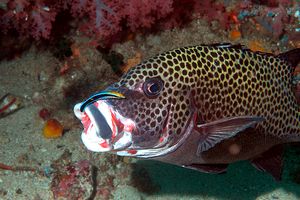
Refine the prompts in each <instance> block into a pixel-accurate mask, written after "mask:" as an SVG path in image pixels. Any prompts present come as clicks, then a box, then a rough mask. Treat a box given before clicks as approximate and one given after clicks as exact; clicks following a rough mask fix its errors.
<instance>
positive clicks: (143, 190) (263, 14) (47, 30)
mask: <svg viewBox="0 0 300 200" xmlns="http://www.w3.org/2000/svg"><path fill="white" fill-rule="evenodd" d="M0 30H1V31H0V199H5V200H6V199H9V200H10V199H33V200H40V199H41V200H44V199H125V200H126V199H128V200H129V199H130V200H131V199H147V200H148V199H149V200H150V199H205V200H210V199H218V200H219V199H220V200H221V199H224V200H225V199H226V200H231V199H245V200H252V199H284V200H286V199H287V200H288V199H291V200H294V199H300V157H299V155H300V145H299V144H298V143H294V144H289V145H285V147H286V148H285V153H284V170H283V177H282V181H279V182H278V181H275V180H274V179H273V178H272V176H270V175H269V174H267V173H265V172H262V171H259V170H256V169H255V168H253V167H252V166H251V164H250V163H249V162H248V161H241V162H237V163H233V164H230V165H229V168H228V170H227V172H226V173H224V174H219V175H217V174H206V173H201V172H197V171H194V170H190V169H185V168H180V167H177V166H174V165H169V164H164V163H161V162H158V161H150V160H139V159H135V158H129V157H119V156H116V155H113V154H108V153H93V152H90V151H88V150H87V149H86V147H85V146H84V145H83V144H82V141H81V137H80V135H81V132H82V130H83V127H82V125H81V124H80V122H79V121H78V120H77V119H76V117H75V116H74V113H73V107H74V105H75V104H76V103H77V102H80V101H82V100H84V99H86V98H88V97H89V96H90V94H92V93H94V92H96V91H100V90H102V89H104V88H106V87H107V86H108V85H110V84H111V83H114V82H116V81H118V80H119V79H120V77H121V76H122V75H123V74H124V73H126V72H127V71H128V70H129V69H130V68H131V67H133V66H135V65H137V64H139V63H140V62H142V61H144V60H147V59H148V58H150V57H153V56H155V55H157V54H159V53H163V52H165V51H167V50H171V49H174V48H178V47H184V46H191V45H199V44H215V43H233V44H242V45H244V46H245V47H247V48H249V49H251V50H252V51H261V52H268V53H273V54H279V53H282V52H286V51H288V50H291V49H295V48H300V2H299V0H291V1H288V0H265V1H263V0H252V1H251V0H242V1H236V0H204V1H197V0H153V1H151V0H128V1H121V0H120V1H119V0H114V1H110V0H66V1H47V0H39V1H29V0H2V1H0ZM275 70H276V69H275ZM293 88H294V91H295V94H296V97H297V98H298V99H300V67H299V65H298V67H297V68H296V70H295V72H294V74H293ZM278 98H280V97H278Z"/></svg>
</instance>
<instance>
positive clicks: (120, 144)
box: [74, 100, 135, 152]
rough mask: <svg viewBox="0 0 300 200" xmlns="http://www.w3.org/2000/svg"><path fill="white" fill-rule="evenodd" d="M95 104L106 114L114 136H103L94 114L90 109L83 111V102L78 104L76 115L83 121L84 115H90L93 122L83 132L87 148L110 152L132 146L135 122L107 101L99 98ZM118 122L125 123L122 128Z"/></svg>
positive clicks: (75, 108) (82, 135)
mask: <svg viewBox="0 0 300 200" xmlns="http://www.w3.org/2000/svg"><path fill="white" fill-rule="evenodd" d="M94 105H95V106H96V107H97V108H98V110H99V111H100V112H101V114H102V115H103V116H104V118H105V120H106V122H107V124H108V125H109V127H110V128H111V131H112V136H111V138H110V139H103V138H101V136H100V134H99V131H100V130H99V127H97V123H96V122H95V121H94V120H95V119H94V117H93V116H92V114H91V113H90V112H88V110H87V111H86V112H81V111H80V106H81V103H79V104H76V105H75V107H74V113H75V116H76V117H77V118H78V119H79V120H81V122H82V120H84V119H83V118H84V115H87V116H85V117H88V118H89V120H90V122H91V123H90V124H89V126H88V127H86V130H85V131H83V132H82V134H81V140H82V142H83V143H84V145H85V146H86V147H87V149H89V150H90V151H93V152H108V151H118V150H124V149H126V148H128V147H129V146H131V144H132V134H131V132H132V130H133V129H134V127H135V123H134V122H133V121H132V120H130V119H127V118H125V117H123V116H121V115H120V114H119V113H118V112H117V111H115V110H114V109H112V108H111V106H110V105H109V104H107V103H106V101H103V100H99V101H97V102H95V103H94ZM82 123H83V122H82ZM117 123H121V124H122V125H123V129H122V130H120V127H118V126H117Z"/></svg>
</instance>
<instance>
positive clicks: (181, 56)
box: [75, 44, 300, 177]
mask: <svg viewBox="0 0 300 200" xmlns="http://www.w3.org/2000/svg"><path fill="white" fill-rule="evenodd" d="M299 56H300V50H299V49H296V50H294V51H290V52H287V53H285V54H280V55H278V56H275V55H271V54H265V53H258V52H252V51H251V50H248V49H244V48H242V47H241V46H240V45H227V44H223V45H201V46H193V47H183V48H178V49H175V50H171V51H168V52H165V53H162V54H159V55H157V56H155V57H153V58H150V59H149V60H147V61H145V62H143V63H141V64H139V65H137V66H135V67H134V68H132V69H131V70H129V71H128V73H127V74H125V75H124V76H123V77H122V78H121V80H120V81H119V82H117V83H115V84H113V85H111V86H110V87H108V88H107V89H106V90H107V91H116V92H119V93H121V94H122V95H124V96H125V99H106V100H102V99H99V101H97V102H95V103H94V104H96V107H97V106H98V108H99V111H100V112H102V111H101V109H103V107H101V108H100V106H99V104H100V105H102V104H105V105H107V106H106V107H108V110H110V112H111V113H112V115H113V116H116V117H115V118H116V119H115V120H114V117H111V118H109V119H108V118H107V120H106V121H107V123H109V124H110V126H111V127H112V129H113V127H116V128H115V129H118V128H119V129H118V131H116V133H115V135H116V136H115V137H112V139H111V140H110V141H107V142H108V143H109V144H114V143H115V142H116V141H121V140H120V139H119V138H124V137H123V136H124V135H127V136H128V137H127V139H123V140H122V141H123V142H119V143H120V144H121V143H122V144H123V143H124V144H125V143H126V145H123V146H122V145H121V146H122V148H119V149H117V148H114V145H111V148H109V150H107V151H113V152H116V153H117V154H118V155H124V156H136V157H143V158H153V159H156V160H160V161H163V162H168V163H172V164H176V165H180V166H183V167H187V168H192V169H198V170H200V171H206V172H223V171H224V169H225V167H224V168H223V166H224V165H226V164H228V163H232V162H235V161H238V160H252V161H253V163H254V165H255V166H256V167H258V168H260V169H265V166H266V165H268V164H266V163H264V162H263V161H262V159H260V155H264V156H265V157H272V156H273V157H275V158H276V156H277V157H278V156H280V154H281V151H280V150H278V148H276V145H278V144H282V143H287V142H297V141H300V112H299V106H298V105H297V101H296V98H295V96H294V94H293V92H292V81H291V77H292V73H293V67H295V65H297V63H298V62H299V59H298V58H297V57H299ZM77 107H78V106H77ZM104 107H105V106H104ZM75 113H76V107H75ZM76 115H77V116H78V115H79V114H78V111H77V114H76ZM126 119H127V121H126ZM128 119H130V123H129V122H128ZM111 121H112V122H111ZM125 121H126V122H125ZM114 124H118V125H114ZM128 124H130V125H128ZM124 127H125V128H124ZM128 127H130V128H128ZM123 129H130V130H129V131H124V130H123ZM124 133H126V134H124ZM83 134H85V135H87V134H88V133H87V132H86V133H83ZM96 135H97V134H96ZM84 137H85V136H84ZM128 138H129V139H128ZM128 140H130V141H128ZM85 141H87V140H85ZM125 141H126V142H125ZM85 143H86V144H87V143H88V142H85ZM109 144H108V145H109ZM120 144H118V145H119V146H120ZM274 148H276V149H274ZM96 149H97V148H96ZM100 149H101V148H100ZM270 149H271V151H270ZM268 150H269V152H271V153H268ZM96 151H102V150H99V149H98V150H96ZM272 152H274V154H276V155H272V154H273V153H272ZM277 160H278V159H277ZM267 170H269V171H270V169H267ZM279 173H280V171H278V170H277V171H276V170H275V172H274V170H273V171H272V172H271V174H272V175H273V176H275V177H276V176H279V175H280V174H279Z"/></svg>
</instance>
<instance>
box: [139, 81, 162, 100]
mask: <svg viewBox="0 0 300 200" xmlns="http://www.w3.org/2000/svg"><path fill="white" fill-rule="evenodd" d="M163 87H164V84H163V81H162V80H161V79H160V78H151V79H147V80H146V81H145V82H144V84H143V91H144V93H145V94H146V95H147V96H148V97H155V96H157V95H158V94H159V93H160V92H161V91H162V89H163Z"/></svg>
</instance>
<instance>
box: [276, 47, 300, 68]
mask: <svg viewBox="0 0 300 200" xmlns="http://www.w3.org/2000/svg"><path fill="white" fill-rule="evenodd" d="M277 57H278V58H281V59H283V60H285V61H286V62H288V63H290V64H291V66H292V67H293V69H295V68H296V66H297V65H298V63H299V62H300V48H298V49H293V50H290V51H287V52H284V53H281V54H279V55H278V56H277Z"/></svg>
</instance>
